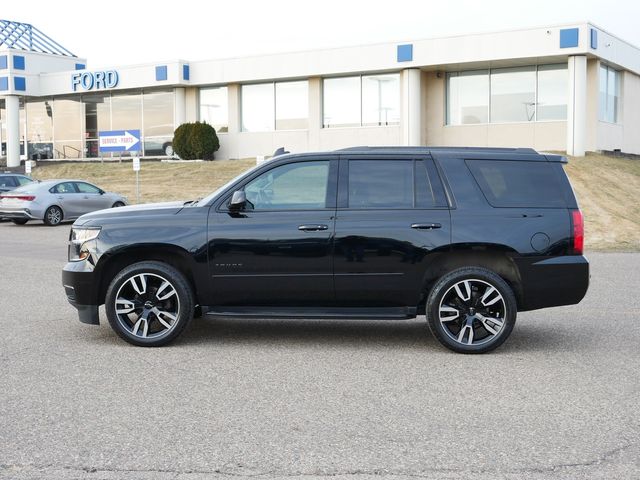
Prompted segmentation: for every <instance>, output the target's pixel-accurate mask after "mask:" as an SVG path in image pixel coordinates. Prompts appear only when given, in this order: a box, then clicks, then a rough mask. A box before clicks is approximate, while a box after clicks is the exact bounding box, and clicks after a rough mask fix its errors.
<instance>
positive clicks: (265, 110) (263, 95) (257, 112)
mask: <svg viewBox="0 0 640 480" xmlns="http://www.w3.org/2000/svg"><path fill="white" fill-rule="evenodd" d="M241 100H242V131H243V132H270V131H272V130H274V128H275V113H276V110H275V106H276V105H275V103H276V102H275V92H274V90H273V83H260V84H258V85H243V86H242V97H241Z"/></svg>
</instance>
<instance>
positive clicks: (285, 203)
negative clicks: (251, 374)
mask: <svg viewBox="0 0 640 480" xmlns="http://www.w3.org/2000/svg"><path fill="white" fill-rule="evenodd" d="M563 163H566V159H565V158H564V157H562V156H558V155H546V154H539V153H537V152H535V151H534V150H531V149H495V148H492V149H487V148H426V147H376V148H373V147H358V148H350V149H345V150H338V151H334V152H326V153H305V154H285V155H280V156H277V157H275V158H274V159H272V160H271V161H269V162H267V163H265V164H262V165H259V166H258V167H256V168H254V169H252V170H250V171H248V172H246V173H244V174H242V175H241V176H239V177H238V178H236V179H234V180H232V181H231V182H229V183H228V184H226V185H225V186H223V187H221V188H220V189H218V190H217V191H215V192H214V193H212V194H211V195H209V196H208V197H206V198H204V199H202V200H199V201H192V202H186V203H183V202H179V203H164V204H155V205H142V206H132V207H124V208H118V209H111V210H103V211H101V212H95V213H90V214H88V215H84V216H82V217H80V218H79V219H78V220H76V222H75V223H74V225H73V227H72V230H71V236H70V245H69V263H68V264H67V265H66V266H65V268H64V271H63V274H62V281H63V285H64V288H65V290H66V294H67V297H68V299H69V301H70V302H71V304H72V305H74V306H75V307H76V308H77V309H78V311H79V315H80V321H82V322H85V323H90V324H97V323H98V321H99V320H98V306H99V305H101V304H103V303H104V304H105V308H106V314H107V318H108V319H109V323H110V324H111V326H112V328H113V329H114V330H115V332H116V333H117V334H118V335H120V336H121V337H122V338H123V339H124V340H126V341H127V342H130V343H133V344H135V345H141V346H159V345H164V344H166V343H168V342H170V341H171V340H173V339H175V338H176V337H177V336H178V335H179V334H180V333H181V332H182V331H183V330H184V329H185V328H186V326H187V325H188V324H189V322H190V321H191V319H192V318H193V317H194V315H196V316H197V315H200V314H207V315H214V316H224V317H259V318H266V317H277V318H340V319H356V318H360V319H362V318H364V319H385V320H389V319H408V318H413V317H415V316H416V315H420V314H426V317H427V319H428V324H429V327H430V329H431V331H432V332H433V334H434V335H435V336H436V338H437V339H438V340H439V341H440V342H441V343H442V344H443V345H444V346H446V347H448V348H450V349H452V350H455V351H457V352H464V353H481V352H486V351H489V350H492V349H494V348H496V347H498V346H499V345H500V344H502V342H504V341H505V340H506V338H507V337H508V336H509V334H510V333H511V330H512V329H513V326H514V324H515V320H516V312H517V311H524V310H532V309H537V308H543V307H552V306H556V305H570V304H575V303H578V302H579V301H580V300H581V299H582V298H583V297H584V295H585V293H586V291H587V287H588V283H589V264H588V262H587V260H586V259H585V257H584V256H583V255H582V245H583V218H582V214H581V212H580V210H579V209H578V205H577V203H576V199H575V196H574V194H573V191H572V189H571V186H570V184H569V181H568V179H567V176H566V175H565V173H564V170H563V168H562V165H563Z"/></svg>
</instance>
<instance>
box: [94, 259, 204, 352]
mask: <svg viewBox="0 0 640 480" xmlns="http://www.w3.org/2000/svg"><path fill="white" fill-rule="evenodd" d="M105 310H106V313H107V318H108V320H109V324H110V325H111V328H113V330H114V331H115V332H116V333H117V334H118V335H119V336H120V337H121V338H123V339H124V340H126V341H127V342H129V343H131V344H133V345H138V346H142V347H159V346H162V345H166V344H167V343H169V342H171V341H172V340H174V339H175V338H176V337H177V336H178V335H180V333H182V331H183V330H184V329H185V327H186V326H187V325H188V324H189V322H190V321H191V319H192V318H193V311H194V300H193V292H192V289H191V286H190V285H189V282H188V281H187V280H186V278H185V277H184V275H183V274H182V273H180V272H179V271H178V270H176V269H175V268H173V267H172V266H170V265H167V264H165V263H162V262H140V263H135V264H133V265H130V266H128V267H126V268H124V269H123V270H122V271H120V273H118V274H117V275H116V276H115V278H114V279H113V281H112V282H111V284H110V285H109V289H108V290H107V295H106V298H105Z"/></svg>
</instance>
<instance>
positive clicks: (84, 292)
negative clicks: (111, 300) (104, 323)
mask: <svg viewBox="0 0 640 480" xmlns="http://www.w3.org/2000/svg"><path fill="white" fill-rule="evenodd" d="M86 263H87V262H69V263H67V265H65V267H64V269H63V270H62V286H63V287H64V291H65V293H66V295H67V300H68V301H69V303H70V304H71V305H72V306H73V307H75V308H76V309H77V310H78V317H79V320H80V321H81V322H82V323H87V324H90V325H99V324H100V317H99V315H98V306H99V303H98V288H99V284H98V281H97V278H96V275H95V274H94V272H93V270H92V269H91V270H90V271H88V270H87V265H86Z"/></svg>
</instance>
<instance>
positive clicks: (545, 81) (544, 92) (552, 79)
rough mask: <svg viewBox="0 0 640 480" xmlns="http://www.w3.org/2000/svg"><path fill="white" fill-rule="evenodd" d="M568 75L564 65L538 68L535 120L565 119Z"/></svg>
mask: <svg viewBox="0 0 640 480" xmlns="http://www.w3.org/2000/svg"><path fill="white" fill-rule="evenodd" d="M568 81H569V74H568V71H567V67H566V66H565V65H540V66H539V67H538V99H537V100H536V120H566V119H567V93H568V92H567V83H568Z"/></svg>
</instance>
